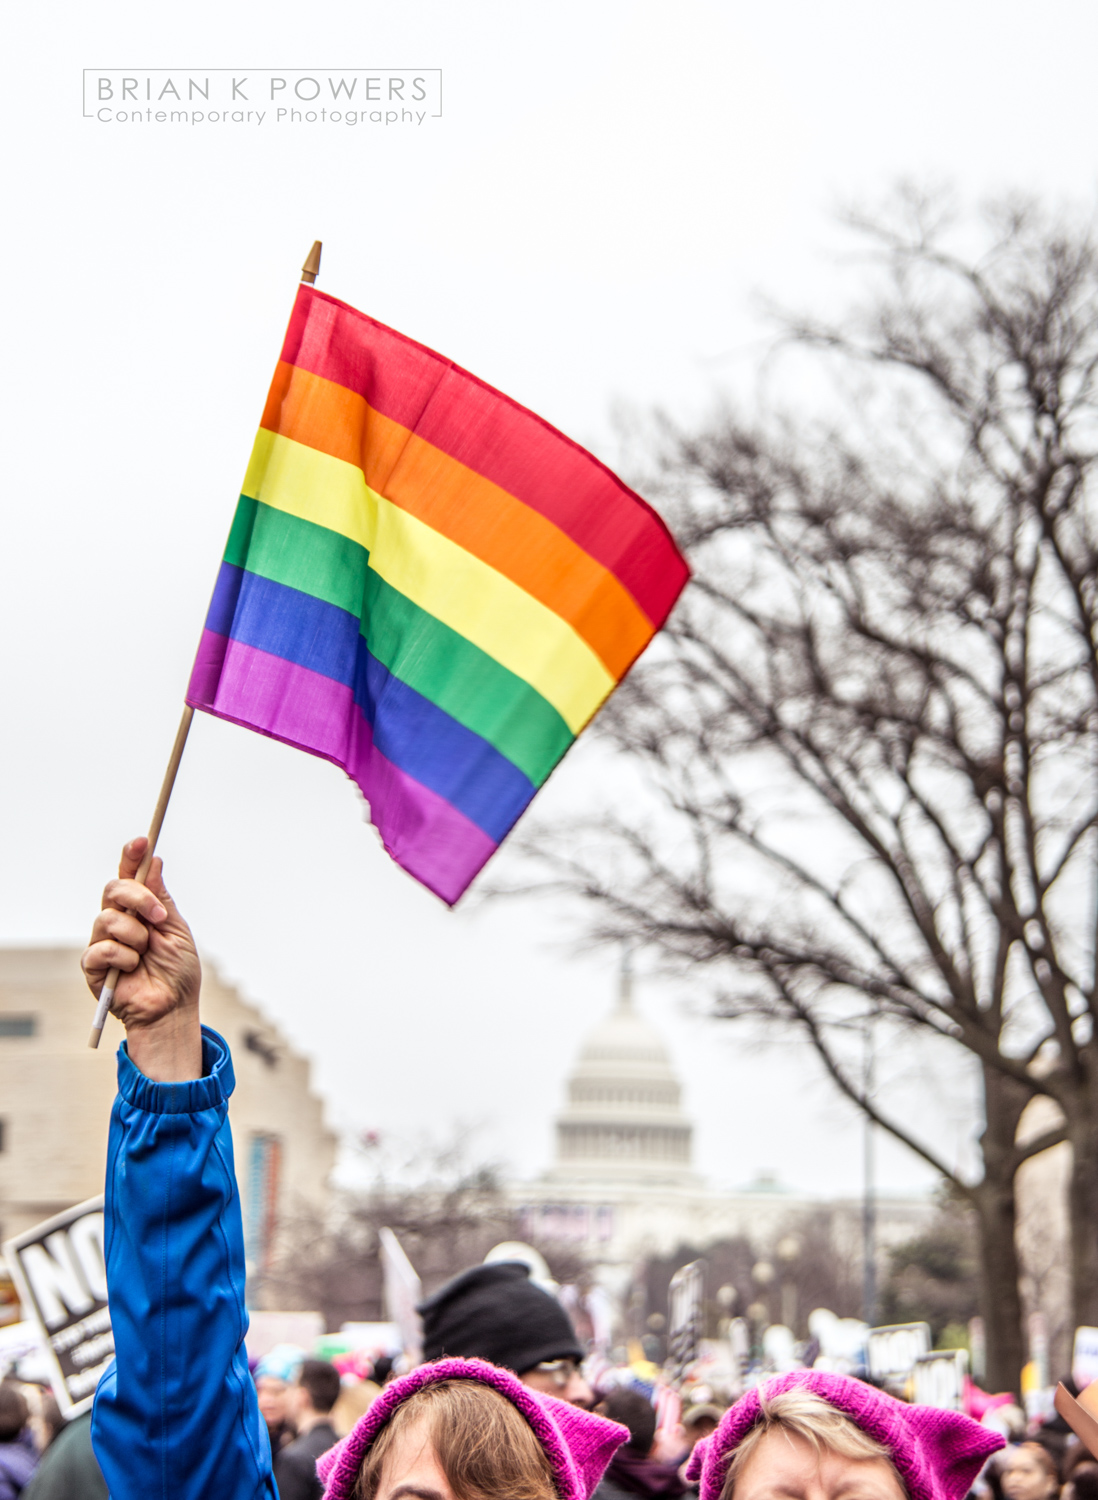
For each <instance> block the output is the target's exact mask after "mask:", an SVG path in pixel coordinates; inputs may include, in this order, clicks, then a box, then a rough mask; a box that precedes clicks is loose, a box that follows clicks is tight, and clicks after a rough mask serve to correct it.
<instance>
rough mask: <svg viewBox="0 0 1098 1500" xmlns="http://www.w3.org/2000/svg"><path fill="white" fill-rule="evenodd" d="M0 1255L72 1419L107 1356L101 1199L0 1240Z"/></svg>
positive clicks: (109, 1337) (110, 1351)
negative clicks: (39, 1336)
mask: <svg viewBox="0 0 1098 1500" xmlns="http://www.w3.org/2000/svg"><path fill="white" fill-rule="evenodd" d="M4 1255H5V1257H6V1259H7V1262H8V1265H9V1266H10V1267H11V1273H12V1276H13V1278H14V1280H15V1284H16V1287H17V1288H18V1290H19V1297H20V1300H21V1302H22V1304H23V1310H24V1312H25V1313H27V1314H28V1315H29V1317H30V1318H31V1319H32V1320H33V1321H34V1322H35V1323H37V1325H38V1327H39V1328H40V1329H41V1333H42V1339H43V1342H44V1344H45V1349H46V1353H47V1357H48V1360H49V1372H50V1384H51V1385H52V1386H53V1393H54V1395H55V1396H56V1397H57V1404H58V1406H59V1407H60V1408H61V1413H62V1415H63V1416H65V1417H75V1416H79V1415H80V1413H81V1412H82V1411H87V1410H88V1408H89V1407H90V1406H91V1404H92V1397H93V1396H94V1395H95V1388H96V1386H97V1385H98V1384H99V1378H100V1376H101V1375H102V1374H103V1372H104V1370H105V1369H106V1368H107V1366H108V1364H110V1362H111V1359H112V1358H113V1356H114V1335H113V1334H112V1332H111V1315H110V1311H109V1309H108V1307H107V1270H106V1264H105V1262H104V1257H103V1198H102V1195H100V1197H98V1198H89V1199H88V1201H87V1202H86V1203H78V1204H77V1205H76V1207H75V1208H70V1209H67V1210H66V1211H65V1212H64V1213H61V1214H56V1215H55V1216H54V1217H53V1218H52V1219H47V1220H46V1222H45V1223H44V1224H38V1225H36V1226H35V1228H34V1229H28V1230H27V1231H26V1233H25V1234H20V1235H17V1236H16V1238H15V1239H13V1240H8V1241H7V1243H6V1244H5V1245H4Z"/></svg>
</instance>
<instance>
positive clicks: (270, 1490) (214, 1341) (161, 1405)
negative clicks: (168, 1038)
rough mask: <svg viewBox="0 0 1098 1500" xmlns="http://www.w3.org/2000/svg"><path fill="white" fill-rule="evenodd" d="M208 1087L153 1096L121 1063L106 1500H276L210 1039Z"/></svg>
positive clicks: (115, 1118)
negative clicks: (249, 1340) (248, 1347)
mask: <svg viewBox="0 0 1098 1500" xmlns="http://www.w3.org/2000/svg"><path fill="white" fill-rule="evenodd" d="M202 1061H203V1075H204V1076H203V1077H202V1078H195V1079H192V1080H191V1081H189V1082H187V1083H154V1082H152V1080H151V1079H148V1078H146V1077H145V1076H144V1074H142V1073H139V1072H138V1070H137V1068H136V1067H134V1065H133V1063H132V1062H131V1061H130V1058H129V1054H128V1052H127V1050H126V1045H125V1043H123V1044H122V1046H121V1048H120V1049H119V1053H118V1097H117V1098H116V1099H115V1102H114V1109H113V1111H112V1113H111V1126H110V1139H109V1143H108V1147H107V1185H106V1224H105V1230H106V1254H107V1286H108V1290H109V1294H110V1306H111V1323H112V1326H113V1328H114V1341H115V1362H114V1364H113V1365H112V1366H111V1367H110V1368H109V1369H108V1370H107V1373H106V1374H105V1375H104V1377H103V1379H102V1380H101V1381H100V1383H99V1389H98V1391H97V1392H96V1396H95V1406H94V1410H93V1416H92V1440H93V1444H94V1447H95V1453H96V1457H97V1458H98V1459H99V1463H100V1466H101V1468H102V1470H103V1473H104V1476H105V1477H106V1480H107V1485H108V1488H109V1489H110V1493H111V1500H211V1497H213V1496H217V1500H277V1493H278V1492H277V1490H276V1488H275V1483H274V1479H273V1478H272V1475H271V1452H270V1443H269V1442H268V1439H267V1429H266V1425H265V1424H264V1422H263V1419H262V1418H261V1416H260V1414H259V1406H258V1403H257V1401H256V1394H255V1387H254V1385H253V1384H252V1380H251V1376H250V1375H249V1373H248V1361H247V1355H246V1354H245V1350H244V1334H245V1332H246V1330H247V1327H248V1315H247V1312H246V1310H245V1305H244V1231H243V1226H242V1223H241V1217H240V1196H239V1194H238V1192H237V1186H236V1176H235V1174H234V1171H233V1146H232V1137H231V1135H230V1133H229V1122H228V1100H229V1095H230V1094H231V1093H232V1091H233V1083H234V1079H233V1069H232V1062H231V1060H230V1057H229V1049H228V1047H227V1046H226V1044H225V1042H224V1041H223V1040H222V1038H221V1037H219V1036H218V1035H217V1033H216V1032H215V1031H210V1030H209V1029H208V1028H207V1027H203V1028H202Z"/></svg>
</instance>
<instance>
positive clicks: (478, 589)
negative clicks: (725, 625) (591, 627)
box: [244, 428, 615, 734]
mask: <svg viewBox="0 0 1098 1500" xmlns="http://www.w3.org/2000/svg"><path fill="white" fill-rule="evenodd" d="M244 494H245V495H247V496H249V498H250V499H253V500H261V501H262V502H263V504H264V505H269V506H272V507H273V508H274V509H275V510H281V511H285V512H286V513H287V515H291V516H298V517H299V518H300V519H301V520H304V521H312V522H314V524H316V525H317V526H324V527H327V529H328V530H329V531H337V532H339V533H340V534H341V535H342V536H346V537H349V538H350V539H351V540H352V541H354V542H358V544H359V545H360V546H362V547H365V548H366V550H367V551H368V552H369V554H370V566H371V568H373V569H374V571H375V572H376V573H378V574H379V575H380V576H381V577H382V578H384V579H385V581H386V583H388V584H390V585H391V586H392V587H393V588H395V589H398V590H399V591H400V592H401V593H402V594H404V595H405V597H406V598H408V599H411V600H412V602H413V603H415V604H418V605H419V607H420V608H421V609H425V610H427V612H428V613H429V614H432V615H434V616H435V618H436V619H437V620H441V621H442V622H443V624H445V625H449V627H450V628H451V630H456V631H457V632H458V634H459V635H463V636H464V637H465V638H466V640H469V641H472V642H473V644H474V645H476V646H479V647H480V649H481V650H482V651H485V652H487V654H488V655H489V656H491V657H494V658H495V660H496V661H498V662H499V663H500V664H501V665H502V666H504V667H507V668H508V670H510V671H512V672H514V673H515V675H516V676H518V677H521V678H522V679H523V680H524V681H526V682H528V683H530V685H531V686H532V687H534V688H536V689H537V691H538V692H539V693H540V694H541V695H542V697H543V698H546V699H548V701H549V702H550V703H551V704H552V705H553V707H554V708H555V709H556V710H557V712H558V713H559V714H560V715H561V717H562V718H563V719H564V721H565V723H566V724H567V725H568V727H569V728H570V729H571V730H572V732H573V734H578V733H579V732H580V730H581V729H582V728H583V726H584V725H585V724H586V723H587V722H588V720H589V719H590V718H591V716H592V714H594V712H595V711H596V709H597V708H598V707H599V705H600V704H601V703H602V702H603V700H604V699H605V698H606V696H607V695H608V694H609V692H610V691H611V689H612V688H613V687H614V683H615V679H614V678H613V677H612V676H611V675H610V673H609V672H608V671H607V670H606V668H605V666H603V664H602V662H601V660H600V659H599V657H598V656H596V654H595V652H594V651H592V650H591V647H590V646H588V644H587V642H586V641H584V640H583V639H582V638H581V637H580V636H579V635H577V633H576V631H575V630H573V628H572V626H571V625H569V624H568V622H567V621H566V620H563V619H562V618H561V617H560V615H558V614H555V613H554V612H553V611H552V610H551V609H548V608H547V607H546V606H545V605H544V604H541V603H540V602H539V601H538V600H537V599H535V598H534V597H533V596H532V595H531V594H528V593H527V592H526V591H525V589H522V588H520V587H519V586H518V584H516V583H512V581H511V580H510V579H509V578H506V577H505V576H504V575H503V574H502V573H499V572H497V571H496V569H495V568H492V567H490V566H489V565H488V564H487V563H485V562H482V561H481V559H480V558H478V557H474V556H473V554H472V553H471V552H466V550H465V549H464V547H460V546H458V545H457V543H456V542H452V541H450V540H449V539H448V538H447V537H444V536H443V535H442V534H441V533H440V532H437V531H434V530H433V529H432V528H431V527H430V526H427V525H425V524H424V522H422V521H420V520H418V519H417V518H416V517H415V516H413V515H411V514H409V512H408V511H405V510H401V509H400V508H399V507H398V506H396V505H393V504H392V503H391V502H390V501H389V500H386V498H385V496H384V495H379V494H378V493H377V492H376V491H375V490H372V489H370V488H369V486H368V485H367V483H366V478H365V475H364V474H363V472H362V470H361V469H360V468H358V467H357V466H356V465H354V464H349V463H346V462H345V461H344V460H343V459H340V458H333V457H331V455H330V454H327V453H321V452H319V451H318V450H317V449H315V448H307V447H305V446H304V445H303V444H301V443H295V442H293V441H292V440H291V439H289V438H285V437H281V436H279V435H278V434H276V433H273V432H269V431H267V429H266V428H260V430H259V433H258V434H257V436H256V440H255V447H254V448H253V449H252V457H251V461H250V463H249V464H248V472H247V474H246V475H245V477H244Z"/></svg>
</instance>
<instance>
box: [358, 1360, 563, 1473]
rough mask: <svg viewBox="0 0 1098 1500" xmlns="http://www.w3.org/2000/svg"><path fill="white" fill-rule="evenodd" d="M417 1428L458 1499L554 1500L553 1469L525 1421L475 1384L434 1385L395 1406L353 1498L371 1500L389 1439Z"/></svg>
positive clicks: (514, 1409)
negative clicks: (422, 1428)
mask: <svg viewBox="0 0 1098 1500" xmlns="http://www.w3.org/2000/svg"><path fill="white" fill-rule="evenodd" d="M421 1422H422V1423H424V1424H425V1425H426V1428H427V1437H428V1439H429V1441H430V1443H431V1446H432V1447H433V1448H434V1450H435V1455H436V1457H437V1458H438V1461H439V1466H440V1467H441V1469H442V1472H443V1473H444V1474H445V1475H446V1478H447V1480H448V1481H449V1484H450V1488H451V1489H452V1490H453V1492H454V1494H455V1495H456V1496H457V1500H557V1491H556V1487H555V1485H554V1484H553V1470H552V1467H551V1465H550V1463H549V1459H548V1457H547V1456H546V1453H545V1450H544V1449H543V1448H542V1446H541V1444H540V1443H539V1442H538V1440H537V1438H536V1436H535V1435H534V1430H533V1428H532V1427H531V1426H530V1424H529V1422H527V1420H526V1418H525V1417H524V1416H523V1415H522V1413H521V1412H520V1411H519V1410H518V1408H517V1407H516V1406H514V1405H512V1403H511V1402H510V1401H508V1399H507V1397H506V1396H501V1395H500V1393H499V1392H498V1391H495V1390H493V1389H492V1387H491V1386H487V1385H481V1384H480V1382H479V1381H476V1380H440V1381H438V1383H437V1384H435V1385H425V1386H423V1387H421V1389H420V1390H418V1391H416V1392H414V1394H413V1395H411V1396H409V1397H408V1399H407V1401H405V1402H403V1403H402V1404H401V1405H400V1406H398V1407H397V1409H396V1411H395V1412H394V1413H393V1415H392V1416H391V1417H390V1418H389V1420H388V1422H386V1424H385V1426H384V1427H383V1428H382V1429H381V1431H380V1432H379V1433H378V1435H377V1437H376V1438H375V1439H374V1441H373V1442H372V1443H371V1445H370V1449H369V1452H368V1453H367V1454H366V1457H365V1458H364V1459H363V1462H362V1468H361V1469H360V1470H359V1475H358V1480H357V1482H356V1484H355V1489H354V1500H374V1496H375V1495H376V1494H377V1492H378V1488H379V1486H380V1484H381V1476H382V1471H383V1469H384V1467H385V1459H386V1457H387V1455H388V1452H389V1449H390V1448H391V1447H392V1445H393V1441H394V1439H395V1438H396V1437H398V1436H399V1435H400V1434H401V1433H402V1432H408V1431H409V1430H410V1429H411V1428H413V1427H415V1426H417V1425H418V1424H419V1423H421Z"/></svg>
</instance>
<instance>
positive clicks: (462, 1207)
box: [250, 1131, 585, 1329]
mask: <svg viewBox="0 0 1098 1500" xmlns="http://www.w3.org/2000/svg"><path fill="white" fill-rule="evenodd" d="M367 1156H368V1161H369V1165H370V1167H371V1168H372V1173H371V1175H372V1181H371V1182H370V1184H369V1186H368V1187H367V1188H365V1189H364V1190H362V1191H359V1192H344V1193H342V1194H340V1195H338V1196H337V1198H336V1200H335V1203H334V1206H333V1208H332V1211H331V1213H330V1215H329V1216H328V1217H327V1218H326V1219H324V1220H322V1221H321V1220H318V1219H317V1218H316V1217H315V1213H314V1212H313V1211H311V1210H310V1209H308V1208H301V1209H299V1210H298V1211H296V1212H291V1213H288V1214H287V1215H286V1216H285V1218H284V1219H283V1221H282V1223H281V1224H280V1225H279V1237H278V1248H277V1254H276V1257H275V1260H274V1264H273V1267H272V1269H271V1270H270V1271H269V1272H268V1273H267V1275H266V1276H265V1277H264V1278H263V1279H262V1284H261V1285H259V1284H257V1285H256V1286H255V1287H254V1288H251V1289H250V1290H251V1291H252V1293H253V1295H255V1296H258V1295H260V1294H262V1295H263V1296H264V1298H265V1300H266V1301H267V1302H268V1303H270V1304H272V1305H275V1306H283V1307H308V1308H316V1309H317V1310H318V1311H319V1312H321V1313H322V1314H323V1316H324V1319H325V1323H326V1325H327V1327H328V1328H330V1329H336V1328H339V1327H340V1326H341V1324H343V1323H344V1322H351V1321H366V1322H371V1321H375V1320H377V1319H380V1318H383V1317H384V1316H385V1308H384V1297H383V1291H382V1281H383V1277H382V1269H381V1260H380V1238H379V1230H381V1229H382V1228H386V1227H387V1228H389V1229H392V1230H393V1231H394V1233H395V1234H396V1236H397V1239H398V1240H399V1241H400V1243H401V1245H402V1246H403V1248H404V1251H405V1253H406V1254H407V1255H408V1258H409V1259H410V1260H411V1262H412V1264H413V1266H414V1267H415V1269H416V1271H417V1272H418V1274H419V1277H420V1280H421V1281H422V1283H423V1290H424V1294H425V1295H428V1296H429V1295H430V1294H431V1292H433V1291H436V1290H437V1289H438V1287H440V1286H441V1285H442V1284H443V1283H444V1282H445V1281H448V1280H449V1279H450V1277H451V1276H456V1275H457V1274H458V1272H459V1271H464V1270H466V1269H467V1268H468V1267H469V1266H475V1265H477V1264H479V1262H480V1261H482V1260H483V1259H484V1256H485V1254H486V1253H487V1251H488V1250H490V1249H491V1248H492V1246H493V1245H496V1244H499V1243H500V1242H501V1241H503V1240H518V1239H526V1238H527V1237H526V1236H525V1235H524V1234H522V1233H520V1229H521V1225H520V1220H519V1214H518V1212H517V1211H516V1209H515V1208H514V1207H513V1206H512V1204H511V1203H510V1201H509V1200H508V1197H507V1194H506V1192H505V1190H504V1188H503V1186H502V1183H501V1180H500V1175H499V1171H498V1169H497V1168H496V1167H495V1166H494V1165H493V1164H491V1163H485V1162H478V1161H476V1160H475V1159H473V1157H472V1155H471V1153H470V1142H469V1139H468V1137H467V1136H466V1135H465V1134H463V1133H462V1132H460V1131H459V1132H458V1133H457V1135H456V1136H455V1137H454V1139H453V1140H451V1141H449V1142H447V1143H446V1144H445V1145H443V1146H435V1147H433V1148H427V1149H426V1150H423V1149H417V1150H416V1151H414V1152H413V1153H411V1154H410V1155H404V1156H403V1157H401V1156H399V1155H397V1156H394V1157H392V1158H390V1157H388V1156H383V1155H381V1154H379V1153H378V1152H377V1151H376V1150H373V1149H369V1148H368V1149H367ZM535 1248H536V1249H539V1250H540V1251H541V1253H542V1254H543V1255H544V1256H545V1259H546V1261H547V1262H548V1264H549V1268H550V1270H551V1272H552V1274H553V1275H554V1277H555V1278H556V1279H557V1280H559V1281H561V1282H567V1281H574V1280H576V1279H577V1278H578V1277H579V1276H580V1275H581V1274H582V1271H583V1270H584V1267H585V1262H584V1260H583V1258H582V1256H580V1255H578V1254H577V1253H576V1251H575V1249H574V1247H572V1246H569V1245H564V1246H561V1245H557V1244H555V1243H553V1242H549V1243H548V1244H546V1243H543V1242H541V1241H538V1242H537V1244H536V1246H535Z"/></svg>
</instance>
